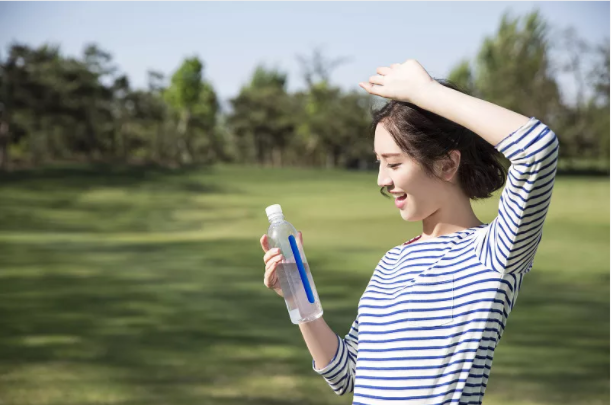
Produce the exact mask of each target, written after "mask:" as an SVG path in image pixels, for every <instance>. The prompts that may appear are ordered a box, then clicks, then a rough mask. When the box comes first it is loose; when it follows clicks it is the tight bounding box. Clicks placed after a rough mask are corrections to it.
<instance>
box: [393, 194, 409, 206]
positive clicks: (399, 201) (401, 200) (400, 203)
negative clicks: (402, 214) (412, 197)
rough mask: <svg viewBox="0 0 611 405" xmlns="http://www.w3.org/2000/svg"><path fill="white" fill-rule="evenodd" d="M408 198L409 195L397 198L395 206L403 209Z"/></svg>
mask: <svg viewBox="0 0 611 405" xmlns="http://www.w3.org/2000/svg"><path fill="white" fill-rule="evenodd" d="M406 200H407V195H405V197H403V198H395V206H396V207H397V208H399V209H403V207H405V201H406Z"/></svg>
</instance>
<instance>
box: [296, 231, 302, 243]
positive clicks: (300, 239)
mask: <svg viewBox="0 0 611 405" xmlns="http://www.w3.org/2000/svg"><path fill="white" fill-rule="evenodd" d="M297 233H299V242H301V246H303V235H302V234H301V231H297Z"/></svg>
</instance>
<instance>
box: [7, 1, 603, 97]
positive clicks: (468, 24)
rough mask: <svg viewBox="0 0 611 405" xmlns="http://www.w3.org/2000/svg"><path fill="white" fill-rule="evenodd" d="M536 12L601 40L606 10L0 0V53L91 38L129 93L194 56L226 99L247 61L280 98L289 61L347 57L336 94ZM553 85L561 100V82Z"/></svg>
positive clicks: (471, 46) (454, 52)
mask: <svg viewBox="0 0 611 405" xmlns="http://www.w3.org/2000/svg"><path fill="white" fill-rule="evenodd" d="M535 9H538V10H540V12H541V14H542V15H543V17H544V18H546V19H547V20H548V21H549V22H550V23H551V26H552V28H554V29H561V28H566V27H569V26H572V27H574V28H575V29H576V31H577V33H578V35H579V36H580V37H582V38H583V39H585V40H587V41H589V42H591V43H600V42H601V41H603V40H605V39H607V38H609V30H610V28H609V16H610V9H609V2H384V3H382V2H264V3H263V2H197V3H196V2H180V3H178V2H95V3H93V2H61V3H60V2H0V52H1V54H4V55H5V54H6V51H7V49H8V47H9V45H10V44H11V43H12V42H14V41H18V42H21V43H26V44H29V45H32V46H39V45H41V44H43V43H45V42H47V43H55V44H58V45H60V47H61V50H62V52H63V53H64V54H66V55H72V56H77V55H80V54H81V53H82V50H83V48H84V46H85V45H86V44H87V43H91V42H95V43H97V44H98V45H99V46H100V47H101V48H102V49H105V50H107V51H109V52H110V53H111V54H112V55H113V59H114V61H115V63H116V64H117V65H118V67H119V69H120V70H121V71H122V72H125V73H126V74H127V75H128V77H129V79H130V81H131V84H132V86H134V87H145V86H146V82H147V71H148V70H150V69H153V70H157V71H160V72H162V73H164V74H166V75H171V74H172V73H173V72H174V71H175V70H176V69H177V68H178V66H179V65H180V63H181V61H182V60H183V59H184V58H185V57H190V56H195V55H197V56H199V57H200V58H201V59H202V61H203V62H204V65H205V68H204V69H205V70H204V76H205V78H206V79H207V80H209V81H210V82H211V83H212V85H213V86H214V88H215V90H216V91H217V93H218V94H219V96H220V98H221V99H224V100H227V99H229V98H231V97H234V96H236V95H237V94H238V92H239V90H240V88H241V86H242V85H244V84H246V83H247V82H248V81H249V78H250V77H251V75H252V72H253V71H254V69H255V67H256V66H257V65H258V64H265V65H266V66H268V67H276V68H279V69H281V70H284V71H285V72H287V73H288V76H289V84H288V88H289V90H291V91H292V90H296V89H300V88H303V86H304V81H303V79H302V74H301V69H300V65H299V63H298V61H297V55H305V56H307V55H311V54H312V51H313V50H314V49H315V48H317V47H318V48H320V49H322V51H323V54H324V55H325V56H326V57H327V58H328V59H336V58H340V57H343V58H346V62H345V63H343V64H341V65H340V66H338V67H337V68H336V69H335V70H333V73H332V75H331V80H332V82H333V83H334V84H337V85H339V86H341V87H342V88H344V89H358V82H359V81H363V80H366V79H367V78H368V77H369V76H371V75H373V74H375V69H376V67H377V66H385V65H389V64H391V63H396V62H402V61H404V60H405V59H408V58H413V59H417V60H418V61H419V62H420V63H421V64H422V65H423V66H424V67H425V68H426V69H427V71H428V72H429V73H430V74H431V75H432V76H433V77H438V78H441V77H446V76H447V75H448V73H449V72H450V71H451V69H452V68H453V67H454V66H455V65H456V64H457V63H458V62H459V61H461V60H462V59H465V58H469V59H471V58H473V57H475V55H476V54H477V51H478V49H479V47H480V46H481V44H482V41H483V40H484V38H485V37H487V36H490V35H493V34H494V33H495V32H496V30H497V28H498V26H499V23H500V19H501V16H502V14H503V13H504V12H506V11H508V12H510V13H512V14H513V15H516V16H517V15H523V14H525V13H528V12H530V11H533V10H535ZM607 41H608V39H607ZM560 83H561V89H562V90H563V91H564V92H565V93H566V94H567V95H568V96H569V97H570V94H571V92H572V91H573V89H574V86H572V81H571V80H569V79H568V78H566V77H564V78H561V81H560Z"/></svg>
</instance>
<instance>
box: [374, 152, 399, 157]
mask: <svg viewBox="0 0 611 405" xmlns="http://www.w3.org/2000/svg"><path fill="white" fill-rule="evenodd" d="M373 153H375V154H376V155H377V152H376V151H375V150H374V151H373ZM380 156H382V157H383V158H387V157H391V156H401V154H400V153H382V154H381V155H380Z"/></svg>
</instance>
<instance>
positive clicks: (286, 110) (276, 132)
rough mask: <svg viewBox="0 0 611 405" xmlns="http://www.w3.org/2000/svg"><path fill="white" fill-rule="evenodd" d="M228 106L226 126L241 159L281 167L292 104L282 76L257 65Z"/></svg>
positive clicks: (291, 120) (289, 132) (291, 127)
mask: <svg viewBox="0 0 611 405" xmlns="http://www.w3.org/2000/svg"><path fill="white" fill-rule="evenodd" d="M231 104H232V107H233V112H232V114H231V115H230V116H229V117H228V124H229V126H230V127H231V129H232V130H233V132H234V134H235V135H236V136H237V138H238V140H239V144H240V145H239V151H240V155H241V156H242V158H243V159H245V160H246V161H256V162H257V163H259V164H263V165H264V164H268V163H271V164H272V165H273V166H282V165H283V163H285V162H283V159H282V155H283V152H284V150H285V148H286V147H287V145H288V142H289V141H290V140H291V138H292V137H293V134H294V127H295V120H294V115H295V108H294V105H295V104H294V101H293V99H292V98H291V97H290V96H289V95H288V93H287V91H286V74H285V73H283V72H281V71H279V70H277V69H268V68H266V67H265V66H258V67H257V68H256V69H255V71H254V73H253V75H252V78H251V80H250V83H249V84H248V85H246V86H243V87H242V89H241V90H240V94H239V95H238V96H237V97H235V98H234V99H232V100H231Z"/></svg>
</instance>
